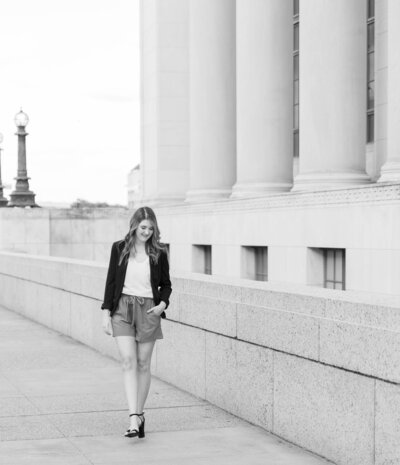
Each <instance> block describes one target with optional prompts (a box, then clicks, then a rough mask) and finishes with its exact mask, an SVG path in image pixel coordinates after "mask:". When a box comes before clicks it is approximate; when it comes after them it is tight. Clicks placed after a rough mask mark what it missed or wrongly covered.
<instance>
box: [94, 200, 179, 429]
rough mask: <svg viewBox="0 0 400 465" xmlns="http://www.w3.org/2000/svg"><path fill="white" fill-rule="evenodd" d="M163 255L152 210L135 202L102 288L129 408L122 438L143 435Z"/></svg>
mask: <svg viewBox="0 0 400 465" xmlns="http://www.w3.org/2000/svg"><path fill="white" fill-rule="evenodd" d="M171 292H172V289H171V281H170V277H169V264H168V256H167V252H166V250H165V247H164V246H163V245H162V244H160V230H159V229H158V225H157V219H156V216H155V214H154V212H153V210H152V209H151V208H149V207H141V208H139V209H138V210H136V212H135V214H134V215H133V216H132V218H131V221H130V227H129V232H128V234H127V235H126V236H125V239H124V240H122V241H117V242H114V244H113V245H112V248H111V257H110V264H109V267H108V274H107V280H106V286H105V292H104V302H103V304H102V306H101V308H102V309H103V311H104V315H103V329H104V331H105V332H106V334H109V335H111V336H113V337H114V338H115V340H116V342H117V346H118V350H119V353H120V356H121V361H122V370H123V377H124V385H125V392H126V396H127V399H128V406H129V413H130V415H129V416H130V427H129V429H128V430H127V431H126V433H125V436H126V437H135V436H138V437H139V438H143V437H144V436H145V433H144V424H145V419H144V412H143V407H144V404H145V401H146V398H147V395H148V393H149V389H150V381H151V373H150V364H151V355H152V353H153V348H154V344H155V341H156V340H157V339H162V337H163V334H162V331H161V318H165V312H164V310H165V309H166V308H167V307H168V304H169V296H170V295H171Z"/></svg>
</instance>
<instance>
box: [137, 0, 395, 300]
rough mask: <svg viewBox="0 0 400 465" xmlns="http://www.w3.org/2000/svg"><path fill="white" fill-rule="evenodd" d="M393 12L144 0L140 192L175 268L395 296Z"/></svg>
mask: <svg viewBox="0 0 400 465" xmlns="http://www.w3.org/2000/svg"><path fill="white" fill-rule="evenodd" d="M189 4H190V8H189ZM167 5H168V6H167ZM171 5H173V6H171ZM398 17H400V2H398V1H396V0H376V1H375V2H374V1H372V0H354V1H351V2H348V1H347V0H335V1H329V0H326V1H320V0H306V1H300V2H299V1H281V0H269V1H261V0H257V1H251V2H249V1H247V0H237V1H236V2H235V1H232V0H220V1H218V2H216V1H215V0H192V1H191V2H189V1H176V2H173V3H170V2H163V1H155V2H142V22H141V26H142V32H141V35H142V110H143V111H142V154H141V170H142V180H143V185H142V195H143V198H142V200H141V204H146V205H153V206H155V207H156V208H157V211H158V214H159V217H160V220H161V222H162V227H163V231H164V241H165V242H168V243H169V244H170V252H171V264H172V267H173V269H174V270H176V271H179V272H186V271H198V270H200V269H201V270H203V271H204V272H206V273H209V274H212V275H218V276H231V277H239V278H249V277H252V279H258V280H268V281H269V282H271V283H274V282H275V283H278V282H279V283H288V284H289V283H290V284H296V285H297V284H300V285H305V286H317V287H327V288H335V289H340V290H354V291H367V292H371V293H379V294H381V293H383V294H391V295H393V294H399V292H400V290H399V285H398V283H399V282H400V208H399V207H400V131H399V129H398V128H399V127H400V90H399V86H398V85H397V83H398V82H399V81H400V48H399V47H398V44H399V43H400V33H399V29H398V27H397V25H396V18H398ZM183 226H184V227H183Z"/></svg>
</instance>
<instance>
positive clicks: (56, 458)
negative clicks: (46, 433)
mask: <svg viewBox="0 0 400 465" xmlns="http://www.w3.org/2000/svg"><path fill="white" fill-rule="evenodd" d="M0 457H3V458H4V460H7V462H4V464H6V465H90V464H91V463H92V462H90V461H89V459H87V458H86V457H84V456H83V455H82V452H81V451H80V450H78V449H77V448H76V447H75V446H74V445H73V444H71V442H70V441H69V440H68V439H39V440H33V441H29V440H28V441H8V442H1V443H0ZM1 463H3V462H1Z"/></svg>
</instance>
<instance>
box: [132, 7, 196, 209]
mask: <svg viewBox="0 0 400 465" xmlns="http://www.w3.org/2000/svg"><path fill="white" fill-rule="evenodd" d="M140 27H141V32H140V33H141V136H142V137H141V163H140V173H141V186H142V188H141V189H142V192H141V200H138V202H137V204H136V205H137V206H140V205H152V206H157V205H160V204H165V203H176V202H180V201H184V199H185V197H186V192H187V190H188V188H189V162H190V160H189V72H188V67H189V66H188V62H189V54H188V48H189V5H188V0H175V1H173V2H167V1H165V0H153V1H151V0H141V20H140Z"/></svg>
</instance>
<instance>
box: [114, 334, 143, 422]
mask: <svg viewBox="0 0 400 465" xmlns="http://www.w3.org/2000/svg"><path fill="white" fill-rule="evenodd" d="M115 340H116V342H117V346H118V350H119V354H120V356H121V364H122V371H123V377H124V386H125V393H126V397H127V400H128V406H129V413H140V412H141V410H138V408H141V406H138V402H137V401H138V378H137V358H138V356H137V342H136V341H135V338H134V337H131V336H118V337H116V338H115ZM137 427H138V417H137V416H132V417H130V428H134V429H137Z"/></svg>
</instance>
